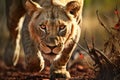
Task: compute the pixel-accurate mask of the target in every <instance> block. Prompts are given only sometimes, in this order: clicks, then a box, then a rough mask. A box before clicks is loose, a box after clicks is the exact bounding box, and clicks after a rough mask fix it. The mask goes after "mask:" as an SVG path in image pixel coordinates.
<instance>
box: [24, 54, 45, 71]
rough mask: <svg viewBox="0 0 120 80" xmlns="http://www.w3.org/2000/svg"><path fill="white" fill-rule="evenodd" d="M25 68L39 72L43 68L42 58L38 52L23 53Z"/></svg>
mask: <svg viewBox="0 0 120 80" xmlns="http://www.w3.org/2000/svg"><path fill="white" fill-rule="evenodd" d="M25 62H26V70H27V71H30V72H41V71H42V70H43V69H44V59H43V57H42V55H41V53H40V52H38V53H37V55H33V54H26V55H25Z"/></svg>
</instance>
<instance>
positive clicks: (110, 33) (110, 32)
mask: <svg viewBox="0 0 120 80" xmlns="http://www.w3.org/2000/svg"><path fill="white" fill-rule="evenodd" d="M96 15H97V19H98V21H99V23H100V24H101V25H102V26H103V27H104V28H105V30H106V31H107V32H108V33H109V34H111V35H112V33H111V32H110V31H109V30H108V29H107V28H106V26H105V25H104V24H103V22H102V21H101V20H100V17H99V13H98V10H97V11H96Z"/></svg>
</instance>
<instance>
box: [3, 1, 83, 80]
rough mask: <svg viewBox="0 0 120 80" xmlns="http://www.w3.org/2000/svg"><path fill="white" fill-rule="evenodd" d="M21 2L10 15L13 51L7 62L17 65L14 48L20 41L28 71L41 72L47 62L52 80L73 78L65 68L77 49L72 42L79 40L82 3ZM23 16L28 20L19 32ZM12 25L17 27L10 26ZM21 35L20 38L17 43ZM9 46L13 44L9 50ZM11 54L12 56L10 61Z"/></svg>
mask: <svg viewBox="0 0 120 80" xmlns="http://www.w3.org/2000/svg"><path fill="white" fill-rule="evenodd" d="M13 2H14V3H16V2H17V1H14V0H13ZM18 2H19V5H17V6H18V7H16V9H12V7H10V9H11V10H12V11H11V14H8V25H9V26H8V28H9V31H10V40H11V41H13V43H11V44H12V45H13V44H14V48H13V50H14V52H10V53H8V52H6V53H5V63H6V64H7V65H16V64H17V60H18V59H19V58H18V57H19V52H18V53H17V54H16V53H15V49H16V48H15V47H17V44H19V42H20V40H21V42H22V46H23V50H24V54H25V63H26V70H27V71H33V72H34V71H40V72H41V71H42V70H43V69H44V65H45V62H44V61H45V60H44V59H47V60H48V61H50V63H51V65H50V79H51V80H53V79H55V78H70V73H69V72H68V71H67V69H66V66H67V63H68V61H69V59H70V58H71V55H72V53H73V51H74V49H75V48H76V44H75V43H74V42H73V40H74V41H75V42H76V43H77V42H78V41H79V39H80V34H81V26H80V24H81V23H82V8H83V0H59V1H58V0H34V1H32V0H18ZM18 2H17V3H18ZM15 5H16V4H14V5H12V6H13V7H14V6H15ZM18 9H19V10H18ZM9 11H10V10H9ZM16 11H19V12H16ZM12 12H13V13H14V14H12ZM23 15H24V17H25V19H24V22H23V25H22V28H21V30H19V29H18V30H16V28H17V24H18V22H19V19H20V18H21V17H22V16H23ZM11 16H12V17H11ZM14 16H15V17H14ZM14 18H15V19H14ZM10 20H11V21H10ZM12 20H13V21H15V22H13V21H12ZM9 21H10V22H9ZM12 24H14V26H11V25H12ZM19 33H20V36H21V39H19V40H18V39H17V38H18V37H19V36H18V35H19ZM9 47H10V41H9V42H8V46H7V49H9ZM7 51H9V50H7ZM8 55H12V57H10V59H7V56H8Z"/></svg>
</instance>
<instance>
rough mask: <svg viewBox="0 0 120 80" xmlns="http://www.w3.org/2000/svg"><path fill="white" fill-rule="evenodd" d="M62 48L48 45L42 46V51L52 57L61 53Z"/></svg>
mask: <svg viewBox="0 0 120 80" xmlns="http://www.w3.org/2000/svg"><path fill="white" fill-rule="evenodd" d="M62 48H63V47H62V46H48V45H43V44H41V45H40V49H41V50H42V52H43V53H44V54H46V55H51V56H53V55H54V56H55V55H58V54H59V53H60V52H61V51H62Z"/></svg>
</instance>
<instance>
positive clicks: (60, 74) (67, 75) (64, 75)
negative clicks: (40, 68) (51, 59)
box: [50, 70, 70, 80]
mask: <svg viewBox="0 0 120 80" xmlns="http://www.w3.org/2000/svg"><path fill="white" fill-rule="evenodd" d="M57 78H63V79H69V78H70V73H69V72H68V71H66V70H56V71H51V74H50V80H54V79H57Z"/></svg>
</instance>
